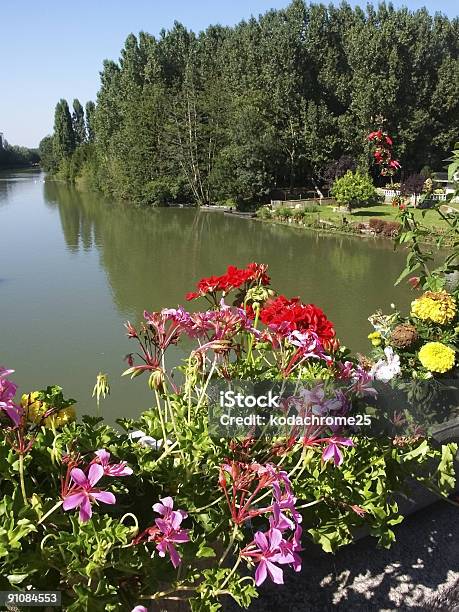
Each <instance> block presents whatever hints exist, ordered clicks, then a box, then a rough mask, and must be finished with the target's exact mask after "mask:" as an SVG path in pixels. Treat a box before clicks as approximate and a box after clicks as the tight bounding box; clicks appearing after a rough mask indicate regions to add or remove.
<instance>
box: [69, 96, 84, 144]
mask: <svg viewBox="0 0 459 612" xmlns="http://www.w3.org/2000/svg"><path fill="white" fill-rule="evenodd" d="M72 127H73V132H74V134H75V144H76V145H77V146H78V145H80V144H83V143H84V142H86V124H85V119H84V109H83V107H82V106H81V102H80V101H79V100H78V98H75V100H74V101H73V113H72Z"/></svg>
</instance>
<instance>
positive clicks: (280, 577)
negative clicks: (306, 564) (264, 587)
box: [242, 529, 294, 586]
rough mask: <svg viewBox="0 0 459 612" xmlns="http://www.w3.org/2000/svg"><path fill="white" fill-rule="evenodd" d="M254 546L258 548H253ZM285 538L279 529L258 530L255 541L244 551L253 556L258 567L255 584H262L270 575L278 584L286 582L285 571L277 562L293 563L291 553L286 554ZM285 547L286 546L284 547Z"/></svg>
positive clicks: (246, 554)
mask: <svg viewBox="0 0 459 612" xmlns="http://www.w3.org/2000/svg"><path fill="white" fill-rule="evenodd" d="M252 546H256V547H258V548H254V549H251V548H252ZM281 547H283V548H284V539H283V537H282V533H281V532H280V531H279V529H270V530H269V531H267V532H266V533H262V532H261V531H257V533H256V534H255V536H254V542H253V544H252V545H251V546H249V547H248V548H247V549H245V550H244V551H242V554H243V555H244V556H246V557H253V558H254V560H255V562H256V563H258V567H257V569H256V571H255V584H256V585H257V586H260V584H263V582H264V581H265V580H266V577H267V576H268V575H269V577H270V578H271V580H272V581H273V582H275V583H276V584H284V573H283V571H282V570H281V568H280V567H278V566H277V565H275V563H281V564H285V563H293V562H294V558H293V555H292V554H291V553H288V552H287V553H286V554H284V553H283V552H282V551H281ZM284 549H285V548H284Z"/></svg>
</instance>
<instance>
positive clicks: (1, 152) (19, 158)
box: [0, 140, 40, 168]
mask: <svg viewBox="0 0 459 612" xmlns="http://www.w3.org/2000/svg"><path fill="white" fill-rule="evenodd" d="M39 161H40V151H38V150H37V149H28V148H27V147H18V146H16V145H10V144H9V143H8V142H6V141H5V140H4V141H3V143H2V145H0V168H19V167H21V166H30V165H31V164H37V163H38V162H39Z"/></svg>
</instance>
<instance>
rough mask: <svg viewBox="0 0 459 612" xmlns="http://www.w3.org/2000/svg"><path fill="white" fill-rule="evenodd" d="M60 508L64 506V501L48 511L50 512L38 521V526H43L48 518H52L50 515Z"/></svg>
mask: <svg viewBox="0 0 459 612" xmlns="http://www.w3.org/2000/svg"><path fill="white" fill-rule="evenodd" d="M60 506H62V500H60V501H58V502H57V504H54V506H53V507H52V508H51V510H48V512H47V513H46V514H44V515H43V516H42V517H41V519H40V520H39V521H38V523H37V525H41V523H43V522H44V521H45V520H46V519H47V518H48V516H50V514H52V513H53V512H54V511H55V510H57V509H58V508H59V507H60Z"/></svg>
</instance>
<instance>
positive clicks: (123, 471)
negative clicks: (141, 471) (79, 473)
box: [95, 448, 132, 476]
mask: <svg viewBox="0 0 459 612" xmlns="http://www.w3.org/2000/svg"><path fill="white" fill-rule="evenodd" d="M95 455H96V456H97V458H98V460H99V463H100V465H101V466H102V467H103V469H104V475H105V476H130V475H131V474H132V469H131V468H130V467H129V466H128V465H127V463H126V461H122V462H121V463H110V453H109V452H108V451H106V450H105V449H103V448H102V449H100V450H98V451H96V452H95Z"/></svg>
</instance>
